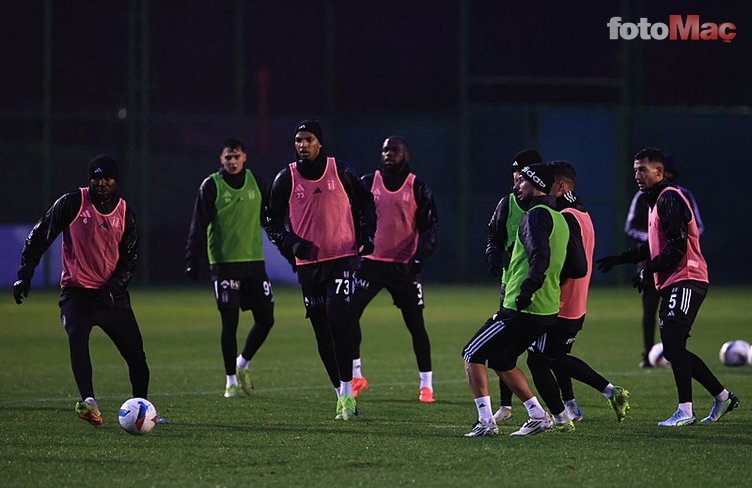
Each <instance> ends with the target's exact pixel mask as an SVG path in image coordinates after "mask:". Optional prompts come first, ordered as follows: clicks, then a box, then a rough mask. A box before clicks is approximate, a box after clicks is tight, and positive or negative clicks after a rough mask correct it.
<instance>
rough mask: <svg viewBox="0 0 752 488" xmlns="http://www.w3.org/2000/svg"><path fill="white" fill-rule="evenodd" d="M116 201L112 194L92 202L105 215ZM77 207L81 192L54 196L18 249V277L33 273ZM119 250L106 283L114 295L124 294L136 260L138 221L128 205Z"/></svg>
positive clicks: (74, 215)
mask: <svg viewBox="0 0 752 488" xmlns="http://www.w3.org/2000/svg"><path fill="white" fill-rule="evenodd" d="M92 201H93V200H92ZM119 201H120V197H119V196H118V195H117V194H115V195H114V196H113V197H112V198H111V199H110V200H108V201H106V202H96V201H94V206H95V207H96V209H97V210H98V211H99V212H100V213H102V214H108V213H110V212H112V211H113V210H115V207H116V206H117V204H118V202H119ZM80 208H81V191H80V190H76V191H73V192H70V193H66V194H65V195H63V196H61V197H60V198H58V199H57V201H55V203H53V204H52V207H50V208H49V209H48V210H47V212H45V214H44V215H43V216H42V218H41V219H39V221H38V222H37V223H36V224H35V225H34V227H33V228H32V229H31V232H29V235H28V236H27V237H26V242H25V243H24V248H23V251H22V252H21V267H20V268H19V269H18V278H19V279H25V278H29V279H31V277H32V276H33V275H34V268H36V267H37V265H38V264H39V260H40V259H42V255H43V254H44V253H45V251H47V249H48V248H49V247H50V245H52V243H53V241H54V240H55V238H57V236H58V235H59V234H60V233H61V232H62V231H63V230H65V229H66V228H67V227H68V226H69V225H70V224H71V223H72V222H73V219H75V218H76V216H77V215H78V212H79V210H80ZM119 250H120V259H119V260H118V263H117V266H116V267H115V271H114V272H113V274H112V277H111V278H110V279H109V281H108V282H107V287H108V288H109V289H110V291H112V294H113V295H115V296H116V298H117V296H118V295H122V294H124V293H125V291H126V288H127V287H128V284H129V283H130V281H131V278H132V277H133V271H134V270H135V268H136V263H137V262H138V224H137V222H136V215H135V213H134V212H133V210H132V209H131V207H130V206H129V205H126V209H125V230H124V233H123V237H122V239H121V240H120V245H119ZM94 252H96V251H94Z"/></svg>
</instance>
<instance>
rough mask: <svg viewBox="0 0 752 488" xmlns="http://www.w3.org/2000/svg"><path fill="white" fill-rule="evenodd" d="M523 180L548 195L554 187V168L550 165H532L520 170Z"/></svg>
mask: <svg viewBox="0 0 752 488" xmlns="http://www.w3.org/2000/svg"><path fill="white" fill-rule="evenodd" d="M520 174H521V175H522V177H523V178H525V179H526V180H527V181H529V182H530V183H532V184H533V186H535V187H536V188H537V189H539V190H540V191H542V192H543V193H545V194H546V195H548V194H549V193H551V187H552V186H553V185H554V168H553V167H552V166H551V165H550V164H543V163H538V164H531V165H528V166H525V167H524V168H522V169H521V170H520Z"/></svg>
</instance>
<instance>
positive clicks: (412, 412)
mask: <svg viewBox="0 0 752 488" xmlns="http://www.w3.org/2000/svg"><path fill="white" fill-rule="evenodd" d="M426 292H427V295H426V300H427V308H426V323H427V326H428V328H429V334H430V337H431V341H432V348H433V362H434V386H435V391H436V396H437V403H435V404H433V405H423V404H419V403H418V401H417V396H418V377H417V367H416V364H415V358H414V356H413V353H412V349H411V346H410V340H409V334H408V333H407V330H406V329H405V327H404V325H403V324H402V321H401V316H400V315H399V313H398V311H397V310H396V309H395V308H394V307H393V306H392V305H391V301H390V299H389V296H388V294H387V293H382V294H381V295H379V296H378V297H377V299H376V300H375V301H374V303H372V305H371V306H370V307H369V308H368V309H367V310H366V314H365V316H364V319H363V335H364V342H363V347H362V353H363V371H364V373H365V374H366V376H367V377H368V380H369V383H370V388H369V389H368V390H366V391H365V392H364V393H362V395H361V398H360V399H359V402H358V403H359V408H360V411H361V417H362V418H361V420H359V421H357V422H340V421H335V420H334V419H333V418H334V407H335V396H334V393H333V391H332V389H331V386H329V383H328V379H327V377H326V375H325V373H324V369H323V366H322V365H321V363H320V361H319V359H318V354H317V352H316V347H315V341H314V338H313V332H312V330H311V328H310V325H309V324H308V322H307V321H306V320H305V319H304V317H303V315H304V312H303V306H302V300H301V297H300V294H299V291H298V290H297V289H284V288H277V289H276V290H275V293H276V302H277V310H276V312H277V313H276V324H275V327H274V329H273V331H272V333H271V335H270V336H269V339H268V340H267V343H266V344H265V345H264V347H263V348H262V349H261V350H260V351H259V353H258V354H257V356H256V358H254V360H253V363H252V364H253V371H254V382H255V385H256V394H255V395H254V396H253V397H250V398H238V399H230V400H227V399H224V398H223V397H222V392H223V388H224V373H223V371H222V362H221V354H220V348H219V315H218V313H217V312H216V310H215V308H214V302H213V299H212V296H211V292H210V291H209V289H205V290H200V291H197V290H177V291H166V290H135V291H134V292H133V294H132V295H133V303H134V309H135V312H136V316H137V317H138V319H139V322H140V324H141V330H142V332H143V335H144V340H145V346H146V352H147V356H148V359H149V364H150V367H151V372H152V381H151V388H150V391H151V396H150V398H151V400H152V401H153V402H154V403H155V405H156V407H157V409H158V411H159V412H160V414H162V415H164V416H166V417H167V418H168V419H169V421H170V423H169V424H168V425H165V426H157V428H156V429H155V431H154V432H152V433H151V434H149V435H147V436H143V437H136V436H131V435H129V434H127V433H126V432H125V431H123V430H121V429H120V428H119V426H118V423H117V418H116V413H117V410H118V408H119V406H120V404H121V403H122V402H123V401H124V400H125V399H126V398H128V397H129V396H130V385H129V383H128V377H127V370H126V367H125V364H124V362H123V361H122V359H121V358H120V357H119V355H118V354H117V351H116V350H115V348H114V346H112V344H111V343H110V342H109V340H108V339H107V338H106V337H105V335H104V334H103V333H102V332H101V330H99V329H95V331H94V333H93V334H92V339H91V351H92V357H93V363H94V382H95V388H96V389H97V394H98V398H99V402H100V406H101V408H102V410H103V414H104V415H105V424H104V426H102V427H101V428H98V429H95V428H93V427H91V426H90V425H88V424H86V423H85V422H82V421H80V420H78V419H77V418H76V416H75V414H74V412H73V404H74V402H75V401H76V400H77V398H76V396H77V394H76V387H75V384H74V382H73V377H72V374H71V372H70V366H69V363H68V349H67V345H66V336H65V332H64V331H63V329H62V327H61V326H60V322H59V320H58V314H59V311H58V308H57V300H56V295H55V294H54V293H52V292H42V291H39V290H32V293H31V296H30V297H29V299H28V300H27V302H26V303H24V305H23V306H16V305H15V304H13V303H12V301H11V300H10V298H9V296H6V299H4V300H3V304H2V305H0V317H2V324H1V325H0V337H1V339H0V392H1V393H2V395H0V486H3V487H11V486H24V487H26V486H42V485H49V486H73V485H81V484H85V485H90V486H181V487H184V486H293V485H296V486H306V487H308V486H335V485H336V486H360V485H362V486H395V485H411V484H413V485H422V486H499V485H502V486H511V485H514V486H540V485H541V483H548V484H553V483H556V484H557V485H559V486H580V485H584V486H616V485H625V484H628V485H643V486H656V485H657V484H658V483H659V480H660V483H662V484H664V485H666V486H710V485H721V484H723V485H726V486H728V485H730V486H733V485H739V486H741V485H744V484H746V482H747V479H748V463H749V459H750V457H749V456H750V446H751V445H752V410H751V409H750V408H749V406H750V405H751V404H752V403H750V402H752V381H750V379H752V367H744V368H725V367H723V366H721V365H720V364H719V362H718V357H717V353H718V349H719V348H720V345H721V344H722V343H723V342H724V341H726V340H729V339H746V340H748V341H749V340H751V339H752V336H750V333H749V329H748V322H749V319H748V313H747V310H748V309H747V308H746V305H747V300H748V297H749V296H750V290H748V289H747V290H745V289H731V288H727V289H722V288H716V289H712V290H711V294H710V295H709V297H708V299H707V300H706V302H705V304H704V305H703V308H702V310H701V312H700V316H699V318H698V320H697V322H696V324H695V328H694V330H693V331H692V338H691V339H690V349H691V350H693V351H694V352H696V353H697V354H699V355H700V356H701V357H703V358H704V359H705V360H706V361H707V363H708V364H709V365H710V367H711V369H713V371H715V372H716V374H718V376H719V377H720V379H721V381H722V382H723V383H724V384H726V385H727V386H728V387H729V388H730V389H732V390H733V391H735V392H736V393H737V395H738V396H739V397H740V399H741V400H742V407H741V408H740V409H739V410H738V411H734V412H732V413H731V414H729V415H728V416H726V417H724V418H723V419H722V420H721V422H719V423H717V424H714V425H695V426H691V427H686V428H681V429H662V428H659V427H657V426H656V423H657V422H658V421H659V420H663V419H665V418H667V417H668V416H669V415H670V414H671V413H673V411H674V409H675V408H676V393H675V389H674V386H673V379H672V376H671V372H670V370H663V369H661V370H640V369H638V368H637V367H636V365H637V362H638V361H639V359H640V354H639V352H640V344H641V339H640V330H639V328H640V327H639V314H640V310H639V299H638V297H637V295H636V294H635V293H634V292H633V291H632V290H631V289H629V290H627V289H596V290H593V292H592V293H591V301H590V313H589V315H588V320H587V322H586V324H585V329H584V331H583V332H582V333H581V334H580V336H579V337H578V340H577V345H576V346H575V353H576V354H577V355H578V356H580V357H581V358H583V359H585V360H586V361H588V362H589V363H590V364H591V365H592V366H593V367H595V368H596V369H597V370H599V371H600V372H602V373H603V374H604V375H605V376H606V377H607V378H609V379H610V380H611V381H612V382H613V383H616V384H620V385H623V386H626V387H627V388H629V389H630V390H631V391H632V395H633V401H632V413H631V415H630V416H629V417H628V418H627V420H626V421H625V422H624V424H621V425H619V424H616V422H615V421H614V415H613V411H612V410H611V409H610V408H609V407H608V405H607V404H606V401H605V400H604V399H603V397H602V396H601V395H600V394H598V393H597V392H595V391H593V390H592V389H590V388H589V387H587V386H584V385H581V384H575V391H576V392H577V397H578V400H579V403H580V405H581V407H582V409H583V412H584V414H585V420H584V421H583V422H581V423H579V424H577V430H576V432H574V433H572V434H554V433H549V434H543V435H538V436H534V437H530V438H521V439H517V438H511V437H509V436H508V434H509V433H510V432H512V431H513V430H516V428H517V427H518V426H519V425H520V424H521V423H522V421H523V420H524V417H525V415H523V409H522V407H521V406H520V405H519V403H518V402H516V403H515V417H514V419H513V420H512V423H511V424H509V425H506V424H505V425H503V426H502V427H501V430H502V432H501V434H502V435H500V436H498V437H495V438H482V439H465V438H463V437H462V434H463V433H464V432H466V431H467V430H468V428H469V427H470V425H471V424H472V423H473V421H474V420H475V408H474V404H473V401H472V398H471V396H470V393H469V391H468V389H467V385H466V384H465V380H464V372H463V367H462V359H461V356H460V352H461V349H462V346H463V345H464V344H465V342H466V341H467V340H468V339H469V338H470V337H471V336H472V334H473V333H474V332H475V331H476V330H477V329H478V327H479V326H480V325H481V324H482V323H483V322H484V321H485V319H486V318H487V316H488V315H490V313H491V312H493V311H494V306H495V304H496V303H497V302H496V297H495V292H494V290H493V288H492V287H491V286H488V287H483V288H479V287H452V288H450V287H439V286H431V285H429V286H427V287H426ZM8 295H10V294H9V293H8ZM250 320H251V318H250V314H248V313H245V314H243V315H241V331H240V333H239V335H241V334H245V333H246V332H247V330H248V327H249V326H250ZM241 339H242V336H241ZM523 363H524V361H520V364H523ZM492 384H495V380H494V381H493V383H492ZM694 388H695V389H694V392H695V397H694V400H695V404H694V405H695V410H696V414H697V416H698V418H701V417H702V416H705V415H706V414H707V412H708V410H709V408H710V405H711V399H710V397H709V396H708V395H707V394H706V393H705V391H704V390H703V389H702V388H701V387H700V386H699V385H698V384H697V383H695V384H694ZM492 391H493V394H492V395H493V396H492V398H493V400H494V406H495V407H496V406H498V405H497V403H498V399H497V398H498V397H497V392H498V390H497V388H496V387H495V386H494V388H493V389H492Z"/></svg>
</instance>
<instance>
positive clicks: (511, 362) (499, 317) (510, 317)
mask: <svg viewBox="0 0 752 488" xmlns="http://www.w3.org/2000/svg"><path fill="white" fill-rule="evenodd" d="M555 324H556V315H532V314H528V313H520V312H517V311H516V310H509V309H506V308H503V309H501V310H500V311H499V312H497V313H495V314H494V315H493V316H492V317H491V318H489V319H488V320H487V321H486V323H485V324H483V326H482V327H481V328H480V330H478V332H476V333H475V335H474V336H473V338H472V339H470V342H468V343H467V345H465V347H464V348H463V350H462V357H463V359H464V360H465V361H466V362H468V363H474V364H485V363H486V362H488V367H489V368H491V369H494V370H496V371H509V370H510V369H512V368H514V367H515V365H516V363H517V358H518V357H520V355H521V354H522V353H523V352H525V349H527V348H528V346H529V345H530V344H532V343H533V341H534V340H535V339H536V338H537V337H539V336H540V335H541V334H544V333H545V332H547V331H548V330H549V329H550V328H551V327H552V326H554V325H555Z"/></svg>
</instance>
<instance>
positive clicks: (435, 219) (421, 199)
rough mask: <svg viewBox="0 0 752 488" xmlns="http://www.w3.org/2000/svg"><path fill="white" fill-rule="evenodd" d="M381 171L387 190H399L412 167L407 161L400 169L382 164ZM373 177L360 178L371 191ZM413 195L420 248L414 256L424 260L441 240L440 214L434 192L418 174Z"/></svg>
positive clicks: (371, 174)
mask: <svg viewBox="0 0 752 488" xmlns="http://www.w3.org/2000/svg"><path fill="white" fill-rule="evenodd" d="M379 171H381V178H382V179H383V181H384V186H386V188H387V190H389V191H397V190H399V189H400V187H402V185H403V184H404V183H405V180H406V179H407V177H408V176H409V175H410V172H411V168H410V166H409V165H408V164H407V163H405V164H403V165H402V168H400V170H399V171H389V170H387V169H386V168H385V167H384V165H383V164H382V165H380V166H379ZM373 177H374V173H369V174H367V175H364V176H363V177H362V178H361V179H360V180H361V181H362V182H363V186H364V187H365V188H366V189H367V190H369V191H370V189H371V186H372V185H373ZM413 195H414V196H415V202H416V204H417V206H418V208H417V212H416V215H415V224H416V227H417V229H418V236H419V237H418V248H417V249H416V250H415V256H414V257H415V258H416V259H419V260H421V261H422V260H423V259H425V258H427V257H428V256H430V255H432V254H433V252H434V251H435V250H436V245H437V244H438V242H439V216H438V214H437V212H436V202H435V201H434V198H433V192H432V191H431V189H430V188H429V187H428V184H427V183H426V182H425V181H423V180H421V179H420V178H418V177H417V176H416V177H415V183H414V185H413Z"/></svg>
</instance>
